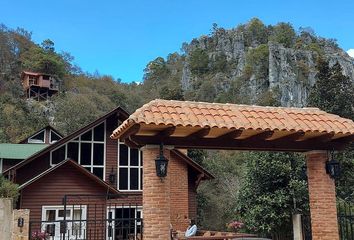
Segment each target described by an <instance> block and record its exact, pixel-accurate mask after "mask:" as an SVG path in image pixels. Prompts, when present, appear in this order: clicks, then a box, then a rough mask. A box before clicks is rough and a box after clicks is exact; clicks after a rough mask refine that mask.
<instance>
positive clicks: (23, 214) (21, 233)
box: [12, 209, 30, 240]
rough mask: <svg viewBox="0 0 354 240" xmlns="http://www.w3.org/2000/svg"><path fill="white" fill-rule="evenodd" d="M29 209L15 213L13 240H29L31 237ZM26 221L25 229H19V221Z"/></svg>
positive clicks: (15, 211)
mask: <svg viewBox="0 0 354 240" xmlns="http://www.w3.org/2000/svg"><path fill="white" fill-rule="evenodd" d="M29 214H30V210H29V209H19V210H17V209H15V210H14V212H13V228H12V240H28V235H29ZM19 218H23V219H24V225H23V227H18V219H19Z"/></svg>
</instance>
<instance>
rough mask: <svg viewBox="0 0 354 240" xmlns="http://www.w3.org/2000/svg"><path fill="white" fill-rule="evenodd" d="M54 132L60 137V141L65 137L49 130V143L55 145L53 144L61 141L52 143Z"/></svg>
mask: <svg viewBox="0 0 354 240" xmlns="http://www.w3.org/2000/svg"><path fill="white" fill-rule="evenodd" d="M52 132H53V133H54V134H55V135H57V136H58V137H59V140H60V139H62V138H63V137H62V136H60V135H59V134H58V133H57V132H55V131H53V130H52V129H50V130H49V143H50V144H53V143H56V142H58V141H59V140H56V141H54V142H53V141H52Z"/></svg>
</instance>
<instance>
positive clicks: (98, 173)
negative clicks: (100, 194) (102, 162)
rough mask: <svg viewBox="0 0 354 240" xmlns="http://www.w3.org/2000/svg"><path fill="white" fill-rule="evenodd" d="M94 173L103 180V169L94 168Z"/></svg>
mask: <svg viewBox="0 0 354 240" xmlns="http://www.w3.org/2000/svg"><path fill="white" fill-rule="evenodd" d="M92 173H93V174H95V175H96V176H97V177H99V178H101V179H102V180H103V168H93V171H92Z"/></svg>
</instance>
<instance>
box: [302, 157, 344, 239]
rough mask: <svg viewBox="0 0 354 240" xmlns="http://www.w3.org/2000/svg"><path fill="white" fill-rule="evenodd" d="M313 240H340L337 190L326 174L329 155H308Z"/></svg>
mask: <svg viewBox="0 0 354 240" xmlns="http://www.w3.org/2000/svg"><path fill="white" fill-rule="evenodd" d="M306 158H307V176H308V187H309V198H310V211H311V226H312V240H339V233H338V220H337V206H336V190H335V185H334V180H333V179H331V178H330V176H329V175H328V174H327V173H326V168H325V166H326V161H327V153H326V152H325V151H311V152H307V153H306Z"/></svg>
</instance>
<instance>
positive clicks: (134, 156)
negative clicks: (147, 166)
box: [130, 148, 139, 166]
mask: <svg viewBox="0 0 354 240" xmlns="http://www.w3.org/2000/svg"><path fill="white" fill-rule="evenodd" d="M130 165H131V166H138V165H139V150H138V149H136V148H131V149H130Z"/></svg>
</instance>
